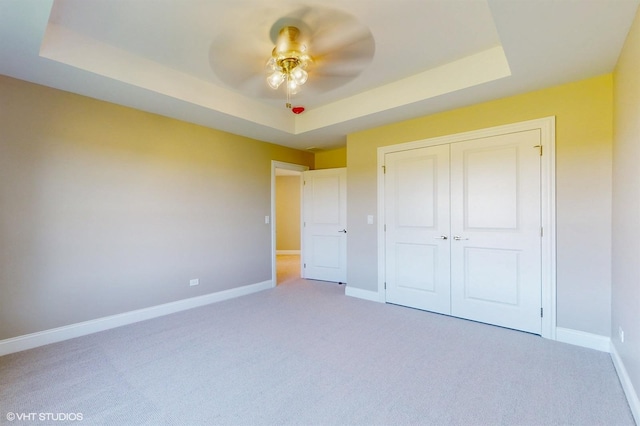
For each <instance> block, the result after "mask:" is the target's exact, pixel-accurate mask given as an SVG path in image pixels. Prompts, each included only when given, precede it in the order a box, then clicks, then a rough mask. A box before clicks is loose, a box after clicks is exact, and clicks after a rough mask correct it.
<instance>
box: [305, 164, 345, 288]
mask: <svg viewBox="0 0 640 426" xmlns="http://www.w3.org/2000/svg"><path fill="white" fill-rule="evenodd" d="M302 177H303V179H304V186H303V188H304V189H303V192H302V197H303V201H302V205H303V248H302V254H303V270H302V276H303V277H304V278H307V279H311V280H322V281H333V282H342V283H344V282H346V281H347V229H346V227H347V169H345V168H339V169H323V170H310V171H306V172H304V173H302Z"/></svg>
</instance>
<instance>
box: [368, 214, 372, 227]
mask: <svg viewBox="0 0 640 426" xmlns="http://www.w3.org/2000/svg"><path fill="white" fill-rule="evenodd" d="M367 225H373V215H372V214H370V215H368V216H367Z"/></svg>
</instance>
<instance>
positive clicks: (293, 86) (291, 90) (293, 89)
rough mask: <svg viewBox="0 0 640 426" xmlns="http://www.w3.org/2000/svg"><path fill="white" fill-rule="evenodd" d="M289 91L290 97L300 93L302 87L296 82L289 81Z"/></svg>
mask: <svg viewBox="0 0 640 426" xmlns="http://www.w3.org/2000/svg"><path fill="white" fill-rule="evenodd" d="M287 90H288V91H289V94H290V95H295V94H296V93H298V92H299V91H300V85H298V83H296V82H295V81H294V80H292V79H289V80H287Z"/></svg>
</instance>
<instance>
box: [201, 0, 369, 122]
mask: <svg viewBox="0 0 640 426" xmlns="http://www.w3.org/2000/svg"><path fill="white" fill-rule="evenodd" d="M275 13H278V14H279V15H278V17H277V18H276V17H274V15H275ZM269 20H270V21H269ZM243 21H244V22H243V23H242V25H234V26H232V27H229V28H227V29H223V30H222V31H221V32H220V34H219V35H218V36H217V37H216V38H215V40H214V41H213V43H212V44H211V48H210V50H209V62H210V65H211V68H212V70H213V72H214V74H215V75H216V76H217V77H218V79H219V80H220V81H221V82H222V83H224V84H225V85H227V86H228V87H230V88H232V89H234V90H236V91H239V92H241V93H243V94H245V95H247V96H250V97H257V98H262V99H283V98H285V97H286V102H285V106H286V107H287V108H292V104H291V97H292V96H294V95H296V94H297V93H298V92H300V96H299V97H302V99H303V100H304V99H313V96H315V95H319V94H322V93H326V92H328V91H330V90H334V89H336V88H338V87H340V86H342V85H345V84H347V83H348V82H350V81H352V80H353V79H355V78H356V77H357V76H358V75H359V74H360V73H362V71H364V70H365V68H366V67H367V66H368V65H369V63H370V62H371V60H372V59H373V55H374V53H375V42H374V39H373V36H372V34H371V31H369V29H368V28H367V27H366V26H365V25H363V24H362V23H361V22H359V21H358V20H357V19H356V18H355V17H353V16H352V15H350V14H348V13H346V12H344V11H340V10H336V9H330V8H327V7H321V6H313V7H311V6H305V7H299V8H295V9H293V10H290V11H289V12H287V13H285V14H284V15H282V11H281V10H279V11H275V10H266V11H257V12H256V13H254V14H252V15H248V16H245V17H244V19H243ZM269 22H270V23H269ZM302 85H304V89H302ZM281 87H283V88H284V90H279V88H281ZM283 92H284V93H283ZM292 110H293V111H294V112H298V113H299V112H301V110H300V109H299V108H298V109H297V110H296V109H295V108H293V109H292Z"/></svg>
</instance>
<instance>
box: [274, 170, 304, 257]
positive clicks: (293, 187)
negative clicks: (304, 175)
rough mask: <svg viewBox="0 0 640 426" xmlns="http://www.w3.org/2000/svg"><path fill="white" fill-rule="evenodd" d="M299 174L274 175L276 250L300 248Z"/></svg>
mask: <svg viewBox="0 0 640 426" xmlns="http://www.w3.org/2000/svg"><path fill="white" fill-rule="evenodd" d="M300 180H301V177H300V176H276V250H300Z"/></svg>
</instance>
